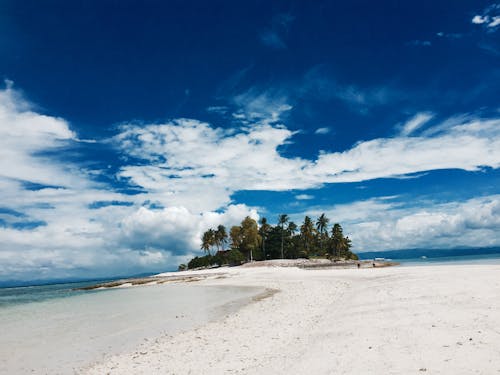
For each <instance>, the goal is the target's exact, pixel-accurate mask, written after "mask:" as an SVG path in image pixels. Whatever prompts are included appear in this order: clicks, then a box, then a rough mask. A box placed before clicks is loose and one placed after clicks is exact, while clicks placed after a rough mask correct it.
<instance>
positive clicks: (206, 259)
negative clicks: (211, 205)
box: [180, 214, 358, 269]
mask: <svg viewBox="0 0 500 375" xmlns="http://www.w3.org/2000/svg"><path fill="white" fill-rule="evenodd" d="M329 222H330V220H329V219H328V218H327V217H326V215H325V214H322V215H320V216H319V217H318V218H317V219H316V221H313V219H312V218H311V217H309V216H306V217H305V218H304V221H303V222H302V223H301V225H300V226H299V225H297V224H295V223H294V222H293V221H291V220H290V219H289V217H288V215H286V214H282V215H279V217H278V221H277V224H276V225H275V226H272V225H270V224H269V223H268V221H267V219H266V218H265V217H263V218H262V219H260V221H259V223H257V221H255V220H254V219H252V218H251V217H249V216H247V217H246V218H245V219H243V221H242V222H241V224H240V225H235V226H232V227H231V229H230V230H229V232H228V231H227V230H226V227H224V226H223V225H219V226H218V227H217V228H216V229H209V230H207V231H206V232H204V233H203V235H202V237H201V249H202V250H204V252H205V253H206V255H205V256H203V257H195V258H193V259H192V260H191V261H190V262H189V263H188V265H187V266H186V265H181V266H180V269H184V268H197V267H206V266H211V265H223V264H230V265H235V264H241V263H242V262H244V261H253V260H267V259H296V258H310V257H327V258H330V259H358V257H357V255H356V254H354V253H353V252H351V247H352V243H351V240H350V239H349V237H347V236H344V233H343V229H342V226H341V225H340V224H339V223H335V224H334V225H333V226H332V227H331V228H330V227H329ZM226 246H228V247H227V248H226Z"/></svg>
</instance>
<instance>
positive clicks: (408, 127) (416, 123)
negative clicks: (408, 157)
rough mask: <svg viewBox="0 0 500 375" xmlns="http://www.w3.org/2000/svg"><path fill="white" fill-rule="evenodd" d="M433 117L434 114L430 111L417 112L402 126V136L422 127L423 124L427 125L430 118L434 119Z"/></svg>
mask: <svg viewBox="0 0 500 375" xmlns="http://www.w3.org/2000/svg"><path fill="white" fill-rule="evenodd" d="M432 117H434V115H433V114H432V113H430V112H420V113H417V114H416V115H414V116H413V117H412V118H411V119H409V120H408V121H407V122H406V123H404V124H403V125H402V126H401V131H400V134H401V135H402V136H408V135H410V134H411V133H413V132H414V131H415V130H417V129H419V128H420V127H422V125H425V123H427V122H428V121H429V120H430V119H432Z"/></svg>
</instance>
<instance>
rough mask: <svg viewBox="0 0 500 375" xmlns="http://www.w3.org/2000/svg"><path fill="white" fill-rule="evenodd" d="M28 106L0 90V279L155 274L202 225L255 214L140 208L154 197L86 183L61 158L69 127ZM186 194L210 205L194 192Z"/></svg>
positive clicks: (190, 245)
mask: <svg viewBox="0 0 500 375" xmlns="http://www.w3.org/2000/svg"><path fill="white" fill-rule="evenodd" d="M30 108H31V106H30V104H29V103H28V102H27V101H26V100H24V99H23V98H22V97H21V96H20V95H19V94H18V93H17V92H16V91H14V90H13V89H12V87H11V86H8V87H7V89H6V90H0V154H1V158H0V192H1V194H0V207H1V208H2V211H1V212H2V213H1V219H2V225H1V226H0V238H1V239H2V240H1V241H0V280H6V279H38V278H40V279H43V278H60V277H70V276H71V277H96V276H109V275H112V274H115V275H116V274H121V275H123V274H130V273H138V272H144V271H151V270H158V271H160V270H165V269H168V268H171V267H174V266H176V265H177V264H179V263H180V262H183V261H185V260H186V257H188V256H189V255H191V254H192V253H193V251H197V250H198V249H199V234H200V231H202V230H204V229H206V227H207V226H208V225H216V224H219V223H220V222H222V223H227V224H228V225H229V224H231V225H232V224H237V223H238V222H239V221H241V220H242V219H243V218H244V217H245V216H246V215H250V216H252V217H257V214H256V212H255V210H252V209H250V208H248V207H246V206H244V205H231V204H229V202H224V203H221V205H222V207H220V206H219V205H218V206H217V207H218V208H219V207H220V208H221V210H219V211H217V212H212V211H210V210H204V211H202V208H201V207H193V208H192V210H189V209H187V208H186V207H183V206H182V205H172V206H170V207H167V208H165V209H160V210H152V209H148V208H145V207H142V206H143V204H144V203H145V202H146V201H154V200H157V199H155V194H156V193H155V191H152V193H151V194H149V193H148V192H147V191H145V192H144V193H143V194H137V195H126V194H121V193H117V192H114V191H112V190H111V189H110V187H109V186H106V185H103V184H99V183H97V182H95V181H94V180H93V179H92V173H90V172H88V171H86V170H85V169H82V168H80V167H78V165H76V164H73V163H71V162H69V161H68V160H67V158H66V157H65V154H64V151H66V150H70V149H71V147H72V146H74V144H75V142H77V136H76V134H75V133H74V132H73V131H72V130H71V129H70V127H69V124H68V123H67V122H66V121H64V120H62V119H59V118H55V117H51V116H47V115H41V114H38V113H36V112H34V111H32V110H31V109H30ZM190 134H191V135H192V133H190V132H189V129H186V132H185V133H183V134H182V135H181V136H182V138H183V141H184V143H183V145H184V146H186V143H185V141H186V139H188V138H189V136H190ZM196 135H198V134H196ZM145 137H147V134H145ZM192 141H193V143H195V140H192ZM48 151H50V156H46V153H47V152H48ZM55 151H57V152H55ZM65 159H66V160H65ZM26 183H36V184H39V185H38V186H37V187H36V188H35V189H33V188H30V187H29V186H26ZM207 190H210V186H209V185H208V188H207ZM210 191H211V192H213V190H210ZM221 193H222V195H224V196H225V195H226V193H225V192H224V191H222V192H221ZM164 194H168V192H167V193H165V192H163V191H160V192H158V195H164ZM195 194H199V195H200V198H199V200H200V201H203V200H204V199H210V196H209V195H204V191H203V189H200V190H199V191H195ZM203 197H205V198H203ZM214 197H215V196H214ZM158 200H159V199H158ZM96 202H104V204H99V205H95V203H96ZM106 202H108V203H106ZM116 202H118V203H116ZM121 203H125V204H121ZM226 204H228V205H226ZM174 223H177V228H174V227H173V225H174ZM26 224H28V226H26ZM162 231H163V232H162Z"/></svg>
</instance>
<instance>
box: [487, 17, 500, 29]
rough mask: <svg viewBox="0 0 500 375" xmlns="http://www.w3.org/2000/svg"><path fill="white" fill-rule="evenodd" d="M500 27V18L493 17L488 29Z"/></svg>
mask: <svg viewBox="0 0 500 375" xmlns="http://www.w3.org/2000/svg"><path fill="white" fill-rule="evenodd" d="M498 25H500V16H496V17H493V18H492V19H491V22H490V23H489V24H488V27H497V26H498Z"/></svg>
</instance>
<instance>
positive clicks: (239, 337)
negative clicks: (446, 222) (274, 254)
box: [81, 265, 500, 375]
mask: <svg viewBox="0 0 500 375" xmlns="http://www.w3.org/2000/svg"><path fill="white" fill-rule="evenodd" d="M189 272H195V273H196V272H198V271H189ZM499 273H500V266H499V265H472V266H471V265H467V266H464V265H455V266H450V267H444V268H443V267H441V266H419V267H387V268H376V269H371V271H370V269H368V268H364V269H360V270H358V269H352V268H351V269H335V270H332V269H317V270H314V272H308V270H304V269H298V268H294V267H290V268H287V267H235V268H230V269H229V270H228V274H227V275H226V277H224V278H205V279H204V280H200V281H199V284H200V285H219V286H224V285H225V286H230V285H231V286H242V285H247V286H258V287H265V288H268V289H271V290H273V292H272V293H269V295H268V296H266V298H258V300H257V301H254V302H253V303H250V304H246V305H244V306H243V307H241V308H240V309H239V310H238V311H237V312H235V313H234V314H230V315H226V316H224V317H223V318H221V319H219V320H216V321H214V322H210V323H208V324H206V325H204V326H202V327H200V328H198V329H195V330H191V331H187V332H183V333H180V334H177V335H174V336H171V337H162V338H160V339H158V340H157V341H156V342H154V343H152V344H150V343H148V344H143V345H142V346H140V347H139V348H138V349H137V351H136V352H135V354H134V353H122V354H119V355H116V356H112V357H110V358H107V359H106V360H105V361H104V362H101V363H96V364H94V365H93V366H91V367H89V368H85V369H82V372H81V373H84V374H102V373H110V374H155V373H175V374H188V373H189V374H214V375H215V374H221V373H224V372H228V373H229V372H230V373H244V374H271V373H272V374H285V373H315V374H331V373H339V374H359V373H377V374H378V373H421V372H424V371H429V372H430V373H441V374H465V373H471V372H474V371H476V372H478V373H495V372H497V371H500V363H499V362H498V360H497V358H500V332H499V331H498V330H497V329H496V328H495V327H498V326H500V316H497V315H499V314H498V311H499V310H500V301H497V299H498V298H495V296H496V297H498V295H500V283H499V282H498V274H499ZM161 275H166V274H161ZM275 290H279V292H275ZM137 353H139V354H137ZM142 353H146V354H142Z"/></svg>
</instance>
